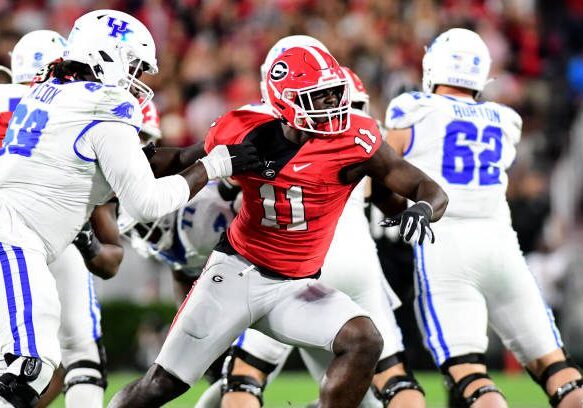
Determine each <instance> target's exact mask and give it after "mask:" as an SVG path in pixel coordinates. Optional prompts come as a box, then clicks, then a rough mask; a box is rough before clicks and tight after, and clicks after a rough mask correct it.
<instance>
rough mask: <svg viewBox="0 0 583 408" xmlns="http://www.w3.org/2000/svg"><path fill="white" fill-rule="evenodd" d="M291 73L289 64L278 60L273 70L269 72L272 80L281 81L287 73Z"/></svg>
mask: <svg viewBox="0 0 583 408" xmlns="http://www.w3.org/2000/svg"><path fill="white" fill-rule="evenodd" d="M288 73H289V68H288V66H287V64H286V63H285V62H283V61H278V62H276V63H275V64H274V65H273V67H271V71H270V72H269V77H270V78H271V80H272V81H276V82H277V81H281V80H282V79H284V78H285V77H286V76H287V74H288Z"/></svg>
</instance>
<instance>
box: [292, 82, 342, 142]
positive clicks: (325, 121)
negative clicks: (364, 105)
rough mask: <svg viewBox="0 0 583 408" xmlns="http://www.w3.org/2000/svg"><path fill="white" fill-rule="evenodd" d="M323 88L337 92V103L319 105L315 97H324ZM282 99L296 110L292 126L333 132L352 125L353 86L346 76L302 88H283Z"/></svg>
mask: <svg viewBox="0 0 583 408" xmlns="http://www.w3.org/2000/svg"><path fill="white" fill-rule="evenodd" d="M323 92H333V93H335V94H336V99H337V100H338V105H337V106H336V107H332V108H320V109H318V107H317V106H316V105H317V103H315V102H314V101H315V99H318V98H321V97H322V95H321V94H322V93H323ZM281 101H282V102H284V103H286V104H288V105H289V106H290V107H291V108H292V109H293V110H294V111H295V115H294V116H295V120H294V123H292V124H291V125H292V127H294V128H296V129H299V130H305V131H307V132H313V133H319V134H323V135H333V134H338V133H342V132H345V131H346V130H348V129H349V128H350V115H349V114H348V113H349V109H350V89H349V86H348V81H347V80H346V79H337V80H334V81H330V82H326V83H325V85H315V86H311V87H306V88H302V89H288V88H286V89H284V90H283V92H282V96H281Z"/></svg>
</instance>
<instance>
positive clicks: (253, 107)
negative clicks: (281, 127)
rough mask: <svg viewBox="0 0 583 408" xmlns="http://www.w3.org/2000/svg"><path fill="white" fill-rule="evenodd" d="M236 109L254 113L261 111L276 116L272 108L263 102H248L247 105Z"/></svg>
mask: <svg viewBox="0 0 583 408" xmlns="http://www.w3.org/2000/svg"><path fill="white" fill-rule="evenodd" d="M237 110H244V111H252V112H256V113H263V114H265V115H271V116H273V117H274V118H276V117H277V116H276V114H275V112H274V110H273V108H272V107H271V106H269V105H267V104H265V103H249V104H247V105H243V106H241V107H240V108H237Z"/></svg>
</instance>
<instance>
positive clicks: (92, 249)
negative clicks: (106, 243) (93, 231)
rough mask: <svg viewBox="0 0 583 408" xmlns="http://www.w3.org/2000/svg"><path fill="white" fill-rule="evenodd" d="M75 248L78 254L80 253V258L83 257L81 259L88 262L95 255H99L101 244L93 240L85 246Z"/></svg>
mask: <svg viewBox="0 0 583 408" xmlns="http://www.w3.org/2000/svg"><path fill="white" fill-rule="evenodd" d="M75 246H76V247H77V249H78V250H79V252H80V253H81V256H82V257H83V259H85V260H87V261H90V260H92V259H93V258H95V257H96V256H97V254H99V251H101V242H99V240H98V239H96V238H93V239H92V240H91V243H90V244H89V245H87V246H81V245H75Z"/></svg>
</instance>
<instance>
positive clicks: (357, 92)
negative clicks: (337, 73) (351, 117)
mask: <svg viewBox="0 0 583 408" xmlns="http://www.w3.org/2000/svg"><path fill="white" fill-rule="evenodd" d="M342 70H343V71H344V74H345V75H346V78H347V79H348V86H350V99H351V105H352V107H353V108H354V109H358V110H361V111H363V112H364V113H366V114H368V112H369V105H370V104H369V101H370V98H369V96H368V92H366V88H365V87H364V84H363V83H362V80H361V79H360V78H359V76H358V75H356V73H355V72H354V71H352V70H351V69H350V68H348V67H342Z"/></svg>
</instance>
